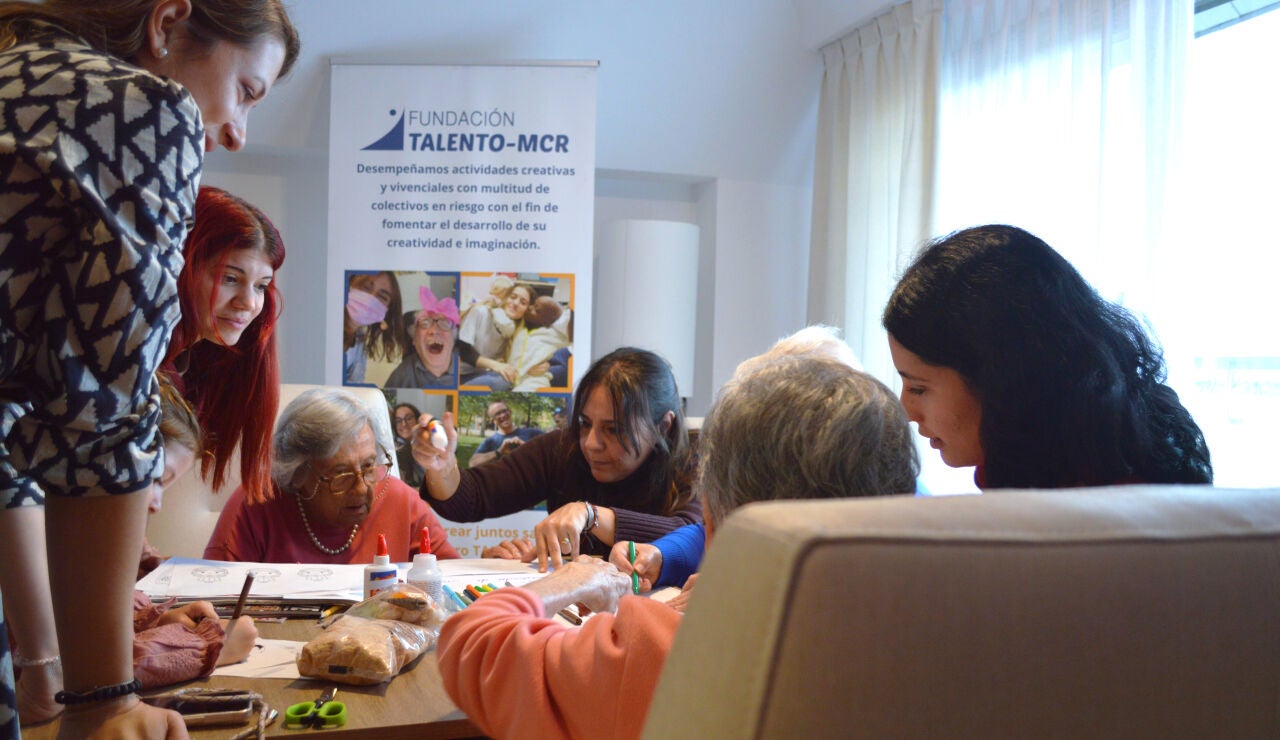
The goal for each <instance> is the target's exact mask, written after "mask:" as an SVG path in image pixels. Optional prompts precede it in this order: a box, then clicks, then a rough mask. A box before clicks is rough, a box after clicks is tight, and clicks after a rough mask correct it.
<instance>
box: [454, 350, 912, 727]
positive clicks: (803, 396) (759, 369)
mask: <svg viewBox="0 0 1280 740" xmlns="http://www.w3.org/2000/svg"><path fill="white" fill-rule="evenodd" d="M766 354H769V356H768V357H763V358H758V359H757V360H753V361H751V362H750V364H748V365H747V366H746V367H744V368H742V369H741V371H740V372H738V373H735V375H734V377H733V379H731V380H730V381H729V382H728V383H727V384H726V385H725V386H724V388H722V389H721V391H720V394H719V396H718V397H717V399H716V401H715V403H714V404H713V406H712V409H711V411H710V413H709V414H708V416H707V418H706V422H705V424H704V426H703V430H702V434H701V437H700V439H699V446H700V450H699V460H700V462H699V479H698V490H699V491H700V493H701V496H702V499H703V505H704V507H705V511H706V527H707V540H708V542H710V541H712V539H713V538H714V536H715V531H716V527H717V526H719V525H720V524H721V523H722V522H723V521H724V519H725V517H726V516H728V514H729V513H730V512H731V511H733V510H734V509H735V508H737V507H739V506H742V505H744V504H747V503H750V502H753V501H765V500H775V499H779V498H843V497H850V496H875V495H884V494H896V493H910V492H912V491H913V490H914V488H915V478H916V474H917V472H918V468H919V461H918V458H917V454H916V448H915V443H914V441H913V440H912V436H911V431H910V429H909V427H908V425H907V418H906V414H905V412H904V411H903V409H902V405H901V404H900V403H898V400H897V397H896V396H895V395H894V394H893V392H892V391H890V390H889V389H888V388H886V387H885V386H884V385H883V384H882V383H880V382H879V381H878V380H876V379H874V378H872V377H871V376H869V375H866V374H865V373H862V372H860V371H858V370H855V369H854V368H852V367H850V365H849V364H848V363H847V362H842V361H840V360H836V359H832V356H831V354H830V353H828V352H824V351H813V350H812V349H808V350H802V351H801V353H800V354H777V355H773V354H770V353H766ZM783 416H785V418H786V422H787V423H785V424H780V423H778V421H779V418H780V417H783ZM731 471H733V472H732V474H731ZM731 481H732V482H731ZM630 591H631V579H630V577H628V576H627V575H626V574H624V573H622V572H621V571H619V570H618V568H617V567H615V566H614V565H612V564H611V563H608V562H606V561H602V560H593V559H590V558H580V559H579V560H577V561H573V562H569V563H565V564H564V565H563V566H561V567H559V568H557V569H556V570H555V571H554V572H553V573H551V574H550V575H548V576H547V577H545V578H542V579H540V580H537V581H533V582H531V583H529V584H527V585H525V586H523V587H509V588H502V589H498V590H497V591H494V592H492V593H489V594H486V595H484V596H482V597H481V598H479V599H477V600H476V601H475V603H473V604H472V605H471V606H469V607H468V608H467V609H465V610H463V611H461V612H459V613H458V614H456V615H454V616H452V617H450V618H449V620H448V621H446V622H445V624H444V627H443V628H442V630H441V634H440V642H439V645H438V648H437V657H438V662H439V666H440V673H441V676H442V677H443V679H444V685H445V689H446V690H447V691H448V692H449V695H450V696H451V697H452V698H453V700H454V702H455V703H457V705H458V706H459V708H461V709H462V710H463V711H464V712H466V714H467V716H468V717H470V718H471V720H472V721H474V722H475V723H476V724H477V726H479V728H480V729H481V731H482V732H484V733H485V734H487V735H492V736H496V737H514V736H536V737H562V736H568V737H635V736H638V735H639V733H640V731H641V729H642V728H643V727H644V719H645V715H646V714H647V713H648V709H649V704H650V702H651V700H652V698H653V692H654V689H655V688H656V686H657V682H658V674H659V673H660V671H661V669H662V664H663V663H664V662H665V660H666V656H667V653H668V651H669V650H670V649H671V643H672V640H673V639H674V636H675V633H676V630H677V628H678V627H679V624H680V619H681V614H680V613H679V612H677V611H676V610H674V609H672V608H670V607H669V606H667V605H666V604H663V603H660V602H658V601H655V600H652V599H647V598H643V597H636V596H629V595H626V594H628V593H629V592H630ZM574 603H580V604H584V605H585V606H587V607H589V608H590V609H591V610H593V611H594V612H597V613H596V614H595V615H594V616H593V617H592V618H591V619H588V620H587V621H586V622H585V623H584V624H583V625H582V626H581V627H569V626H567V625H563V624H561V623H559V622H556V621H554V620H552V619H550V618H548V616H547V615H554V614H555V613H556V612H557V611H558V610H560V609H561V608H563V607H565V606H568V605H570V604H574Z"/></svg>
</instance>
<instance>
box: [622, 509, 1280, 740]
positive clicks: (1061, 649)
mask: <svg viewBox="0 0 1280 740" xmlns="http://www.w3.org/2000/svg"><path fill="white" fill-rule="evenodd" d="M1277 687H1280V489H1270V490H1225V489H1215V488H1210V487H1203V486H1126V487H1119V488H1104V489H1080V490H1070V491H1023V492H998V493H987V494H985V495H980V496H955V497H939V498H912V497H886V498H871V499H849V500H842V501H823V502H816V501H815V502H808V501H806V502H785V503H784V502H779V503H768V504H756V505H752V506H748V507H744V508H743V509H741V510H739V511H738V512H735V513H734V514H733V515H732V516H731V517H729V519H728V520H727V521H726V523H725V526H724V527H723V528H722V529H721V530H720V531H719V532H718V533H717V535H716V537H715V540H714V541H713V544H712V546H711V548H710V551H709V552H708V556H707V559H706V561H705V562H704V568H703V573H702V575H701V576H700V578H699V582H698V586H697V590H696V591H695V594H694V596H693V598H692V600H691V603H690V608H689V611H688V613H687V614H686V616H685V618H684V623H683V624H682V625H681V627H680V631H679V633H678V634H677V636H676V640H675V644H674V646H673V649H672V651H671V654H670V656H669V658H668V660H667V662H666V665H665V667H664V669H663V672H662V676H661V679H660V683H659V686H658V689H657V694H656V696H655V697H654V701H653V705H652V709H651V710H650V715H649V719H648V722H647V725H646V728H645V735H646V737H653V738H671V737H718V738H754V737H890V736H892V737H984V738H1002V737H1019V738H1022V737H1063V738H1076V737H1280V692H1278V691H1277Z"/></svg>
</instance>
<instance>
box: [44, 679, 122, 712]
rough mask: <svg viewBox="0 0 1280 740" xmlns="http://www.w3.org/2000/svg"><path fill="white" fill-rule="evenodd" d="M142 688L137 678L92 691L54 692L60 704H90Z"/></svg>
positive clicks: (55, 699) (115, 697)
mask: <svg viewBox="0 0 1280 740" xmlns="http://www.w3.org/2000/svg"><path fill="white" fill-rule="evenodd" d="M141 689H142V682H141V681H139V680H138V679H137V678H134V679H133V680H131V681H127V682H125V683H117V684H112V685H111V686H98V687H97V688H94V689H92V690H90V691H67V690H65V689H64V690H62V691H59V692H58V693H56V694H54V696H53V700H54V701H56V702H58V703H59V704H67V705H70V704H88V703H90V702H95V701H107V700H108V699H117V698H119V697H121V696H125V695H127V694H132V693H135V692H137V691H139V690H141Z"/></svg>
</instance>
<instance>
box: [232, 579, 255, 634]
mask: <svg viewBox="0 0 1280 740" xmlns="http://www.w3.org/2000/svg"><path fill="white" fill-rule="evenodd" d="M252 587H253V574H252V573H245V574H244V587H243V588H241V589H240V598H239V599H237V600H236V608H235V610H234V611H232V612H231V621H232V622H234V621H236V620H237V619H239V618H240V614H241V613H242V612H244V602H245V599H248V598H249V589H250V588H252Z"/></svg>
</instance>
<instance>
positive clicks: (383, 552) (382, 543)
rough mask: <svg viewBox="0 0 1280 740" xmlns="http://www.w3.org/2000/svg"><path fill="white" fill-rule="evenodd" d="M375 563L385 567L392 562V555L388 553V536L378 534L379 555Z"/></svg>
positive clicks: (375, 558)
mask: <svg viewBox="0 0 1280 740" xmlns="http://www.w3.org/2000/svg"><path fill="white" fill-rule="evenodd" d="M373 562H375V563H377V564H379V565H385V564H387V563H390V562H391V555H390V554H388V553H387V536H386V535H385V534H382V533H381V532H379V533H378V554H377V555H375V556H374V560H373Z"/></svg>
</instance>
